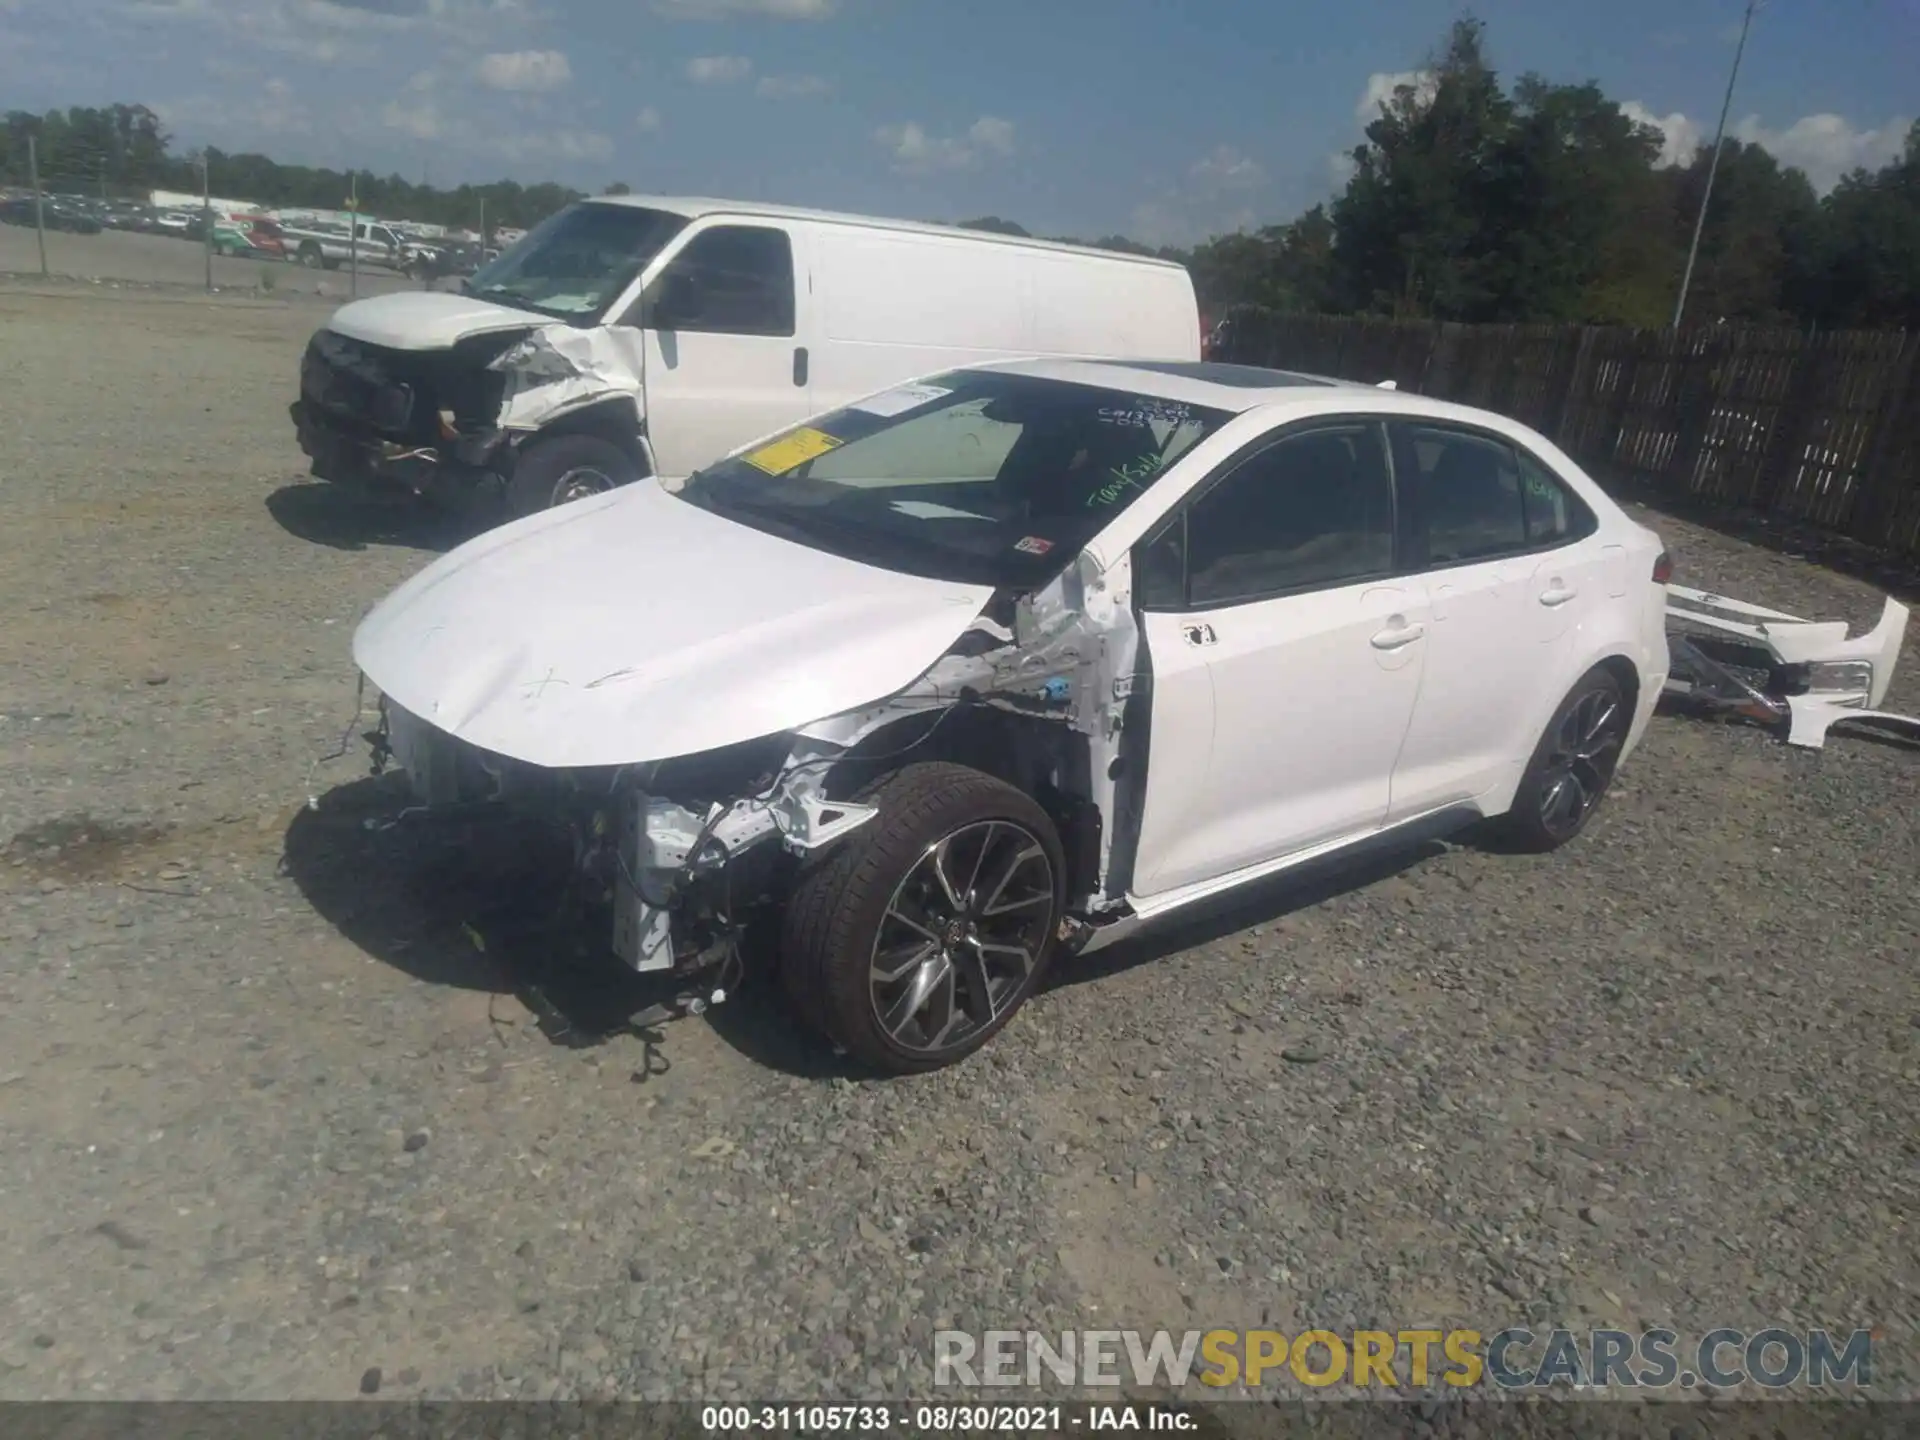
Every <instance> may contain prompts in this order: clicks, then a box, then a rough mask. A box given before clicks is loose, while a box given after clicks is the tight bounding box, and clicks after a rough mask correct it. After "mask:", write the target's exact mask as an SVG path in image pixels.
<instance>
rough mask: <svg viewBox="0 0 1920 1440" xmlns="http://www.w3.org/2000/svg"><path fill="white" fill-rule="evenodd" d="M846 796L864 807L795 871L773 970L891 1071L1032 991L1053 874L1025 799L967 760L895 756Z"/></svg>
mask: <svg viewBox="0 0 1920 1440" xmlns="http://www.w3.org/2000/svg"><path fill="white" fill-rule="evenodd" d="M861 799H862V800H863V801H865V802H866V803H869V804H873V805H876V806H878V807H879V811H880V813H879V814H878V815H876V816H874V818H873V819H871V820H869V821H868V822H867V823H866V824H865V825H862V826H861V827H860V828H859V829H858V830H855V831H854V832H853V833H852V834H851V835H849V836H847V837H846V838H845V839H844V840H842V841H841V842H839V844H837V845H835V846H833V847H831V848H830V849H829V850H827V851H826V852H824V853H823V854H822V855H821V856H819V857H818V859H817V860H816V861H814V862H813V863H811V864H810V865H809V866H808V868H807V869H806V870H804V871H803V872H802V874H801V878H800V880H799V883H798V884H797V885H796V886H795V888H794V892H793V894H792V896H791V897H790V898H789V901H788V904H787V907H786V917H785V922H784V927H785V933H784V935H783V937H782V944H781V973H782V978H783V979H784V981H785V983H786V988H787V991H788V994H789V995H790V996H791V997H792V998H793V1000H794V1003H795V1006H796V1008H797V1009H798V1010H799V1011H800V1012H801V1014H802V1015H803V1016H804V1017H805V1018H806V1019H807V1020H808V1021H809V1022H810V1023H812V1024H813V1025H814V1026H815V1027H816V1028H818V1029H820V1030H821V1031H823V1032H824V1033H825V1034H826V1035H827V1036H828V1038H830V1039H831V1040H833V1041H834V1042H836V1043H837V1044H839V1045H840V1046H841V1047H842V1048H843V1049H845V1050H846V1051H847V1052H848V1053H849V1054H851V1055H853V1056H854V1057H855V1058H856V1059H858V1060H860V1061H862V1062H863V1063H865V1064H867V1065H870V1066H872V1067H874V1068H875V1069H878V1070H881V1071H885V1072H888V1073H891V1074H896V1075H907V1074H917V1073H921V1072H924V1071H928V1070H937V1069H940V1068H941V1067H942V1066H946V1065H951V1064H953V1063H954V1062H955V1061H957V1060H960V1059H963V1058H965V1057H966V1056H968V1055H971V1054H972V1053H973V1052H974V1051H976V1050H978V1049H980V1048H981V1047H982V1046H984V1045H985V1044H986V1043H987V1042H988V1041H989V1040H991V1039H993V1037H994V1036H995V1035H997V1034H999V1033H1000V1031H1001V1029H1002V1028H1004V1027H1005V1026H1006V1024H1007V1022H1008V1021H1009V1020H1011V1019H1012V1018H1013V1015H1014V1012H1015V1011H1016V1010H1018V1009H1019V1008H1020V1007H1021V1006H1022V1005H1023V1004H1025V1003H1026V1001H1027V999H1028V997H1029V996H1031V995H1032V994H1033V992H1034V991H1035V990H1036V989H1037V988H1038V987H1039V985H1040V983H1041V979H1042V977H1043V976H1044V974H1045V972H1046V968H1047V963H1048V961H1049V960H1050V958H1051V956H1052V954H1053V950H1054V939H1055V931H1056V929H1057V927H1058V925H1059V920H1060V910H1061V905H1062V903H1063V896H1062V894H1061V878H1062V876H1064V874H1065V873H1066V867H1065V863H1064V861H1063V859H1062V856H1061V848H1060V839H1059V836H1058V835H1057V834H1056V833H1055V831H1054V827H1053V823H1052V822H1051V821H1050V820H1049V819H1048V818H1047V815H1046V812H1045V811H1043V810H1042V809H1041V808H1040V807H1039V805H1037V804H1036V803H1035V802H1034V801H1033V800H1032V798H1031V797H1029V796H1027V795H1025V794H1023V793H1022V792H1021V791H1019V790H1016V789H1014V788H1013V787H1012V786H1011V785H1008V784H1005V783H1004V782H1002V781H1000V780H996V779H994V778H993V777H992V776H991V775H987V774H985V773H983V772H981V771H978V770H972V769H969V768H967V767H966V766H963V765H952V764H947V763H944V762H937V763H928V764H919V765H909V766H906V767H905V768H903V769H901V770H898V771H896V772H894V773H893V774H892V775H889V776H887V777H886V778H885V779H883V780H881V781H879V782H877V783H876V784H875V785H873V786H871V787H869V788H868V789H867V790H866V791H864V792H863V793H862V796H861Z"/></svg>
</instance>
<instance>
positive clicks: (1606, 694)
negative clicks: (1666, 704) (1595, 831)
mask: <svg viewBox="0 0 1920 1440" xmlns="http://www.w3.org/2000/svg"><path fill="white" fill-rule="evenodd" d="M1631 720H1632V717H1631V716H1630V715H1629V714H1628V713H1627V697H1626V693H1625V691H1623V690H1622V689H1621V687H1620V682H1619V681H1618V680H1617V679H1615V678H1614V677H1613V675H1612V674H1610V673H1609V672H1608V671H1606V670H1594V671H1591V672H1589V673H1588V674H1587V675H1586V676H1585V677H1584V678H1582V680H1581V681H1580V683H1579V684H1578V685H1575V686H1574V687H1573V690H1572V693H1570V694H1569V695H1568V696H1567V698H1566V699H1565V700H1563V701H1561V702H1560V708H1559V709H1558V710H1556V711H1555V712H1554V715H1553V719H1552V720H1550V721H1549V722H1548V723H1547V733H1546V734H1544V735H1542V736H1541V737H1540V743H1539V744H1538V745H1537V746H1536V747H1534V752H1533V758H1532V760H1530V761H1529V762H1528V764H1527V769H1526V773H1525V774H1524V775H1522V776H1521V777H1520V787H1519V789H1518V790H1517V791H1516V792H1515V793H1514V797H1513V807H1512V809H1510V810H1509V811H1508V812H1507V813H1506V814H1505V815H1504V816H1502V817H1501V823H1500V826H1499V829H1500V830H1501V832H1502V835H1501V838H1502V839H1504V840H1506V841H1507V842H1508V843H1509V844H1511V845H1513V846H1514V848H1516V849H1519V850H1523V851H1530V852H1532V853H1535V854H1544V853H1545V852H1547V851H1549V850H1558V849H1559V848H1560V847H1561V846H1562V845H1564V844H1566V843H1567V842H1568V841H1569V840H1571V839H1573V838H1574V836H1576V835H1578V834H1579V833H1580V832H1581V831H1582V830H1584V829H1586V828H1587V822H1588V821H1589V820H1591V819H1592V818H1593V815H1594V812H1595V811H1597V810H1598V809H1599V808H1600V802H1601V800H1603V799H1604V798H1606V793H1607V789H1608V787H1609V786H1611V785H1612V784H1613V772H1614V768H1615V767H1616V766H1618V765H1619V763H1620V751H1621V748H1622V746H1623V745H1624V744H1625V743H1626V738H1627V729H1628V727H1629V725H1630V723H1631Z"/></svg>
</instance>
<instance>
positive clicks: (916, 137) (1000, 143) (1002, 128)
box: [873, 115, 1014, 175]
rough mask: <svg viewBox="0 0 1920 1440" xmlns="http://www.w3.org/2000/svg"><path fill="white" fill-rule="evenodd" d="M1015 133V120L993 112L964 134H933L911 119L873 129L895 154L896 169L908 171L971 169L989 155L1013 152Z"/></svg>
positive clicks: (875, 134) (910, 173)
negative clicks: (1000, 116) (1002, 117)
mask: <svg viewBox="0 0 1920 1440" xmlns="http://www.w3.org/2000/svg"><path fill="white" fill-rule="evenodd" d="M1013 137H1014V125H1013V122H1012V121H1011V120H1002V119H1000V118H999V117H998V116H994V115H982V116H981V117H980V118H979V119H978V120H976V121H974V122H973V124H971V125H969V126H968V127H967V130H966V133H965V134H963V135H950V136H941V135H930V134H928V133H927V131H926V129H925V128H924V127H923V126H921V125H919V124H918V123H916V122H915V121H912V120H908V121H905V122H903V123H901V124H898V125H882V126H881V127H880V128H879V129H877V130H875V131H874V132H873V138H874V140H875V141H877V142H878V143H879V144H880V145H881V146H882V147H884V148H885V149H886V150H887V151H888V152H889V153H890V154H891V155H892V157H893V167H894V169H896V170H899V171H901V172H902V173H904V174H909V175H928V174H932V173H933V172H935V171H938V170H970V169H972V168H973V167H974V166H976V165H978V164H979V163H980V162H981V161H982V160H983V159H986V158H988V157H991V156H995V155H1002V156H1004V155H1011V154H1012V153H1013Z"/></svg>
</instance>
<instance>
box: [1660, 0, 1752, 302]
mask: <svg viewBox="0 0 1920 1440" xmlns="http://www.w3.org/2000/svg"><path fill="white" fill-rule="evenodd" d="M1759 8H1760V0H1747V13H1746V15H1745V16H1744V17H1743V18H1742V19H1741V21H1740V43H1739V44H1738V45H1736V46H1735V47H1734V50H1733V70H1732V71H1731V73H1729V74H1728V76H1727V95H1726V98H1725V99H1724V100H1722V101H1721V102H1720V125H1719V128H1718V129H1716V130H1715V131H1714V132H1713V159H1712V160H1710V161H1708V162H1707V184H1706V188H1705V189H1704V190H1702V191H1701V192H1700V213H1699V214H1698V215H1697V216H1695V217H1694V221H1693V243H1692V244H1690V245H1689V246H1687V268H1686V271H1685V273H1683V274H1682V275H1681V277H1680V298H1679V299H1678V300H1676V301H1675V302H1674V305H1673V328H1674V329H1675V330H1678V329H1679V328H1680V317H1681V316H1683V315H1685V314H1686V313H1687V291H1688V289H1689V288H1690V287H1691V286H1692V284H1693V265H1694V261H1695V260H1697V259H1698V258H1699V256H1700V235H1701V232H1702V231H1704V230H1705V229H1706V228H1707V205H1708V202H1710V201H1711V200H1712V199H1713V177H1714V176H1715V175H1716V174H1718V173H1719V171H1720V146H1721V139H1722V137H1723V136H1725V134H1726V133H1727V112H1728V111H1729V110H1731V109H1732V108H1733V85H1734V82H1735V81H1736V80H1738V79H1739V78H1740V57H1741V56H1742V55H1744V54H1745V53H1746V50H1747V31H1748V30H1749V29H1750V28H1751V27H1752V25H1753V12H1754V11H1755V10H1757V9H1759Z"/></svg>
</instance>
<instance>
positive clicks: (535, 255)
mask: <svg viewBox="0 0 1920 1440" xmlns="http://www.w3.org/2000/svg"><path fill="white" fill-rule="evenodd" d="M686 223H687V222H686V219H685V217H684V216H680V215H669V214H668V213H666V212H665V211H664V210H646V209H642V208H641V207H639V206H636V205H600V204H592V203H579V204H574V205H569V206H568V207H567V208H566V209H564V210H562V211H560V212H559V213H558V214H556V215H552V216H549V217H548V218H547V219H545V220H543V221H541V222H540V223H539V224H538V225H536V226H534V228H533V229H532V230H529V231H528V232H527V234H526V236H525V237H524V238H523V239H522V240H521V241H520V242H519V243H518V244H517V245H514V246H513V247H512V248H511V249H509V250H508V251H507V252H506V253H505V254H503V255H501V256H500V258H499V259H497V260H495V261H493V262H492V263H491V264H489V265H487V266H486V267H484V268H483V269H482V270H481V271H480V272H479V273H478V274H477V275H475V276H474V277H473V278H472V279H471V280H470V281H468V282H467V292H468V293H469V294H471V295H477V296H479V297H480V298H482V299H485V300H497V301H499V302H500V303H501V304H503V305H517V306H519V307H520V308H521V309H523V310H532V311H535V312H537V313H539V314H542V315H551V316H553V317H554V318H555V319H557V320H572V321H576V322H581V323H588V324H591V323H595V322H597V321H598V320H599V319H600V317H601V316H602V315H603V314H604V313H605V312H606V310H607V307H608V306H610V305H612V304H613V302H614V301H615V300H617V299H619V297H620V292H621V291H623V290H625V289H626V288H627V286H628V285H629V284H631V283H632V281H633V279H634V277H635V276H636V275H638V274H639V273H640V272H641V270H642V269H644V268H645V267H646V264H647V262H648V261H649V260H651V259H653V257H654V256H655V255H658V254H659V253H660V248H661V247H662V246H663V245H665V244H666V243H667V241H669V240H671V239H672V238H673V237H674V236H675V235H677V234H678V233H679V232H680V230H681V229H682V227H684V226H685V225H686Z"/></svg>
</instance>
